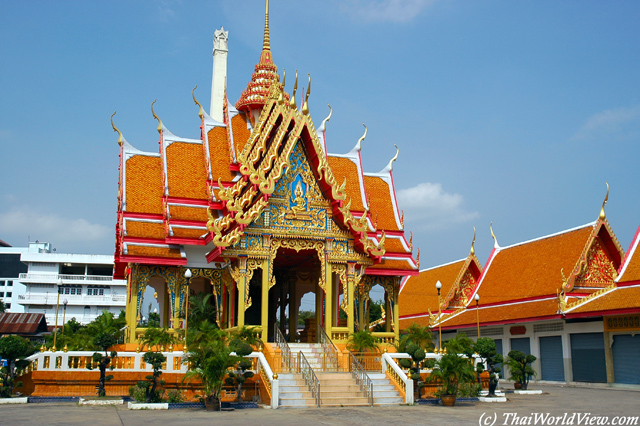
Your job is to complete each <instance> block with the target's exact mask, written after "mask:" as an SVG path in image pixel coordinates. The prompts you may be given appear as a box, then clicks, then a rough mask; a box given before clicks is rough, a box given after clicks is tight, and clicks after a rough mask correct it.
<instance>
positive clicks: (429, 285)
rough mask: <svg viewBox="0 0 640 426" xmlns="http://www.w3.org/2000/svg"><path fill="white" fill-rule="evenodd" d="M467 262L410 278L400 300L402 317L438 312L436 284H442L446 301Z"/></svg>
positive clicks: (403, 288)
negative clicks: (429, 310) (429, 311)
mask: <svg viewBox="0 0 640 426" xmlns="http://www.w3.org/2000/svg"><path fill="white" fill-rule="evenodd" d="M465 262H466V259H462V260H459V261H457V262H453V263H449V264H447V265H442V266H438V267H435V268H431V269H426V270H422V271H420V274H419V275H417V276H412V277H409V279H408V280H407V282H406V283H405V285H404V287H402V291H401V292H400V296H399V300H398V306H399V307H400V316H401V317H403V316H405V315H417V314H422V313H426V312H427V311H428V309H431V312H432V313H433V312H438V290H436V282H438V281H440V282H441V283H442V289H441V290H440V294H441V298H442V299H444V297H445V296H446V295H447V294H448V293H449V290H450V289H451V287H452V286H453V285H454V283H455V281H456V279H457V278H458V275H459V274H460V269H461V268H462V267H463V266H464V264H465ZM427 321H428V320H427Z"/></svg>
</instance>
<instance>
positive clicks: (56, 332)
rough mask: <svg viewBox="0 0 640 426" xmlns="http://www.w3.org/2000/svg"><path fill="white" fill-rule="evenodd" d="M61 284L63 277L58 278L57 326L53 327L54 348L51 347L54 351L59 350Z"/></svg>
mask: <svg viewBox="0 0 640 426" xmlns="http://www.w3.org/2000/svg"><path fill="white" fill-rule="evenodd" d="M61 286H62V278H58V300H57V301H56V326H55V328H54V329H53V348H51V350H52V351H53V352H55V351H56V350H57V348H56V341H57V339H58V308H59V307H60V290H61Z"/></svg>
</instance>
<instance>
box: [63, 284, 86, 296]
mask: <svg viewBox="0 0 640 426" xmlns="http://www.w3.org/2000/svg"><path fill="white" fill-rule="evenodd" d="M59 291H60V294H70V295H78V296H80V295H81V294H82V286H80V285H66V286H63V287H60V290H59Z"/></svg>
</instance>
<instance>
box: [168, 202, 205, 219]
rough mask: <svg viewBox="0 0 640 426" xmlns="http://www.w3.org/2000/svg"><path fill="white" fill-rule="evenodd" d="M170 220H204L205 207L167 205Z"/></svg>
mask: <svg viewBox="0 0 640 426" xmlns="http://www.w3.org/2000/svg"><path fill="white" fill-rule="evenodd" d="M169 212H170V215H171V220H196V221H200V222H206V221H207V220H208V217H207V209H206V208H204V207H184V206H171V205H170V206H169Z"/></svg>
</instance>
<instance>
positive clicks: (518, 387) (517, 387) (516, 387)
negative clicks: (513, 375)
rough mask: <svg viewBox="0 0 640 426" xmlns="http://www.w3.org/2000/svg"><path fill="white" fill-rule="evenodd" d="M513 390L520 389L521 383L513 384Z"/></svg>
mask: <svg viewBox="0 0 640 426" xmlns="http://www.w3.org/2000/svg"><path fill="white" fill-rule="evenodd" d="M513 388H514V389H522V383H518V382H516V383H514V384H513Z"/></svg>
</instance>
